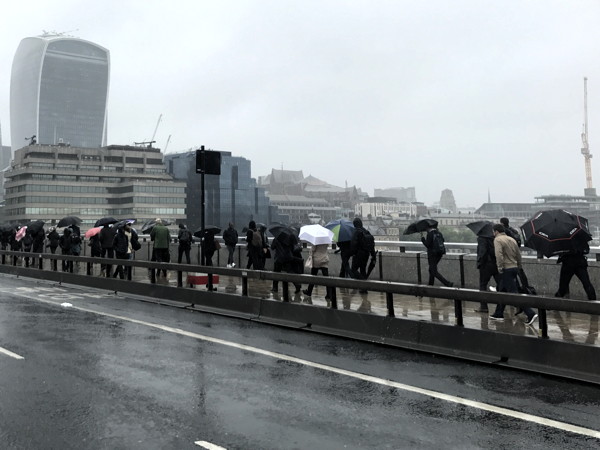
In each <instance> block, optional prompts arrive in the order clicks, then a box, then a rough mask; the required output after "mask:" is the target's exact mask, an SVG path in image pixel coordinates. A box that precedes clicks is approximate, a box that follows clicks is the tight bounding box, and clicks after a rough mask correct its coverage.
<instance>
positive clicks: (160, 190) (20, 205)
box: [4, 145, 186, 229]
mask: <svg viewBox="0 0 600 450" xmlns="http://www.w3.org/2000/svg"><path fill="white" fill-rule="evenodd" d="M4 187H5V191H6V200H5V208H4V209H5V211H4V216H5V219H7V220H10V221H14V222H19V223H24V222H28V221H30V220H38V219H39V220H43V221H45V222H46V224H47V225H50V224H53V223H57V222H58V221H59V220H60V219H61V218H62V217H64V216H69V215H75V216H79V217H80V218H81V219H82V220H83V224H82V228H83V229H86V228H89V227H91V226H93V224H94V222H95V221H96V220H97V219H99V218H100V217H105V216H112V217H114V218H116V219H136V220H137V223H138V224H141V223H143V222H145V221H147V220H151V219H155V218H157V217H160V218H165V219H168V220H170V221H171V222H182V221H185V219H186V216H185V198H186V192H185V183H181V182H176V181H174V180H173V178H172V177H171V176H170V175H168V174H167V173H166V169H165V165H164V164H163V155H162V153H161V151H160V150H159V149H157V148H146V147H132V146H119V145H111V146H109V147H105V148H96V149H93V148H81V147H69V146H66V145H30V146H27V147H23V148H21V149H19V150H17V151H16V152H15V155H14V158H13V161H12V163H11V167H10V169H9V170H7V171H6V172H5V184H4Z"/></svg>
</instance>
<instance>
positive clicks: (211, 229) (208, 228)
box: [194, 225, 221, 239]
mask: <svg viewBox="0 0 600 450" xmlns="http://www.w3.org/2000/svg"><path fill="white" fill-rule="evenodd" d="M220 232H221V229H220V228H219V227H217V226H215V225H205V226H204V234H205V235H208V234H212V235H213V236H214V235H215V234H218V233H220ZM194 236H196V237H197V238H200V239H202V227H200V228H198V229H197V230H196V231H194Z"/></svg>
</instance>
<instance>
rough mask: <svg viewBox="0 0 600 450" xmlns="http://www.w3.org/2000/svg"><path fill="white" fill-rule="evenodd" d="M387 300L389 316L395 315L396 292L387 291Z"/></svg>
mask: <svg viewBox="0 0 600 450" xmlns="http://www.w3.org/2000/svg"><path fill="white" fill-rule="evenodd" d="M385 302H386V304H387V315H388V317H395V316H396V315H395V314H394V294H393V293H391V292H386V293H385Z"/></svg>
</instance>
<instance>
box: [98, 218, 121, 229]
mask: <svg viewBox="0 0 600 450" xmlns="http://www.w3.org/2000/svg"><path fill="white" fill-rule="evenodd" d="M117 222H118V220H117V219H115V218H114V217H103V218H102V219H98V220H96V223H95V224H94V226H95V227H103V226H104V225H110V224H113V223H117Z"/></svg>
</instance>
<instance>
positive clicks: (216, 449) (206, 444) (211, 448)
mask: <svg viewBox="0 0 600 450" xmlns="http://www.w3.org/2000/svg"><path fill="white" fill-rule="evenodd" d="M194 444H196V445H199V446H200V447H204V448H206V449H208V450H227V449H226V448H225V447H219V446H218V445H215V444H211V443H210V442H206V441H196V442H194Z"/></svg>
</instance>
